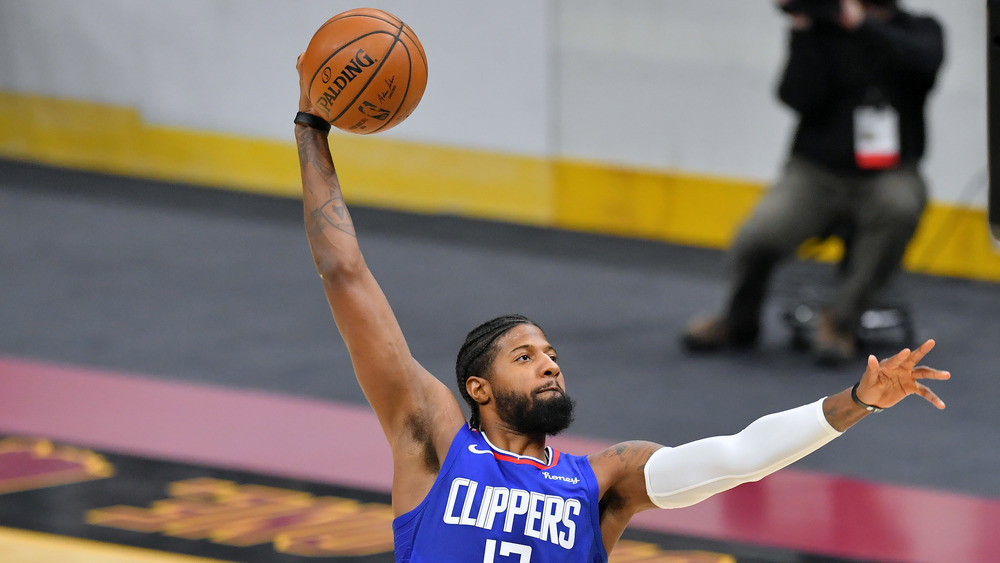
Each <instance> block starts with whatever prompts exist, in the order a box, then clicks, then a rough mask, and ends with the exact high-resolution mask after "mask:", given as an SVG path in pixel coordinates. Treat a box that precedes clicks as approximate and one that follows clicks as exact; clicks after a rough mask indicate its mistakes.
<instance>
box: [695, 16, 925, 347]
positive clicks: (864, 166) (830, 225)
mask: <svg viewBox="0 0 1000 563" xmlns="http://www.w3.org/2000/svg"><path fill="white" fill-rule="evenodd" d="M778 7H779V8H780V9H781V10H782V11H784V12H786V13H787V14H788V17H789V20H790V26H789V27H790V33H789V38H790V39H789V43H788V45H789V51H788V59H787V62H786V65H785V69H784V73H783V74H782V76H781V81H780V84H779V87H778V95H779V97H780V99H781V101H782V102H783V103H784V104H785V105H786V106H788V107H789V108H790V109H791V110H793V111H794V112H795V113H796V114H797V116H798V125H797V127H796V130H795V135H794V138H793V140H792V144H791V154H790V156H789V158H788V160H787V162H786V165H785V168H784V170H783V171H782V172H781V174H780V175H779V177H778V179H777V181H776V182H775V184H774V185H773V186H772V187H771V189H769V190H767V192H766V194H765V195H764V197H763V199H762V200H761V201H760V203H759V204H758V206H757V207H756V209H755V210H754V211H753V213H752V214H751V216H750V217H749V219H748V220H747V221H746V222H745V223H744V224H743V226H742V227H741V228H740V230H739V232H738V233H737V235H736V238H735V239H734V241H733V243H732V245H731V247H730V250H729V256H728V259H729V262H730V263H729V266H730V271H729V273H730V284H729V287H728V295H726V297H725V299H724V302H723V304H722V306H721V307H720V309H721V311H719V312H718V313H717V314H716V315H714V316H707V317H699V318H696V319H694V320H693V321H692V322H691V323H690V324H689V325H688V326H687V328H686V329H685V331H684V332H683V334H682V338H681V340H682V344H683V345H684V346H685V347H686V348H688V349H689V350H693V351H712V350H717V349H721V348H726V347H746V346H751V345H753V344H755V343H756V341H757V339H758V335H759V333H760V331H761V309H762V304H763V301H764V299H765V295H766V293H767V288H768V283H769V280H770V278H771V274H772V272H773V270H774V268H775V266H777V265H778V263H779V262H781V261H782V260H785V259H787V258H789V257H790V256H792V255H794V252H795V250H796V249H797V248H798V246H799V245H800V244H801V243H802V242H804V241H805V240H807V239H810V238H814V237H823V236H826V235H829V234H830V233H832V232H836V233H842V232H844V227H845V226H847V227H849V231H850V238H851V258H850V261H849V262H848V263H847V267H846V268H844V270H845V271H844V272H842V274H841V278H840V279H839V280H838V285H837V288H836V290H835V292H834V295H833V297H832V299H831V300H830V302H829V303H828V304H827V305H826V307H825V308H824V309H823V311H822V313H821V315H820V319H819V323H818V326H817V329H816V332H815V334H814V335H813V342H812V344H813V351H814V352H815V354H816V358H817V360H819V361H820V362H821V363H838V362H841V361H844V360H848V359H851V358H853V357H854V355H855V346H856V334H857V328H858V326H859V323H860V320H861V315H862V313H863V312H864V311H865V310H866V309H867V308H868V307H869V306H870V305H872V303H873V300H874V299H875V297H876V296H877V295H878V293H879V291H880V290H881V289H882V288H883V287H884V286H885V285H886V282H887V281H888V280H889V279H890V278H891V277H892V275H893V274H895V273H896V272H897V271H898V270H899V269H900V266H901V263H902V258H903V253H904V251H905V249H906V246H907V244H908V243H909V241H910V239H911V237H912V236H913V233H914V231H915V230H916V227H917V223H918V221H919V219H920V216H921V215H922V213H923V210H924V205H925V203H926V200H927V188H926V185H925V183H924V180H923V176H922V174H921V172H920V170H919V169H918V166H919V164H920V161H921V158H922V157H923V155H924V148H925V144H926V133H925V129H926V128H925V122H924V110H925V106H926V102H927V98H928V94H929V93H930V91H931V89H932V87H933V86H934V83H935V80H936V78H937V73H938V69H939V68H940V67H941V63H942V61H943V57H944V36H943V35H944V34H943V31H942V28H941V25H940V24H939V23H938V22H937V20H936V19H935V18H934V17H932V16H928V15H916V14H913V13H911V12H908V11H906V10H904V9H903V8H901V7H900V6H899V5H898V3H897V2H896V1H895V0H865V1H861V0H779V1H778Z"/></svg>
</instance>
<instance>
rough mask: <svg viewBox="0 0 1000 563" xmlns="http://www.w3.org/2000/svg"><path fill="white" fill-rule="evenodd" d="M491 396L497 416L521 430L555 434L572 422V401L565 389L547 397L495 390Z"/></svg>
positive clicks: (526, 432) (531, 433)
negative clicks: (531, 396) (564, 391)
mask: <svg viewBox="0 0 1000 563" xmlns="http://www.w3.org/2000/svg"><path fill="white" fill-rule="evenodd" d="M532 395H534V394H532ZM494 397H495V398H496V401H497V414H498V415H499V416H500V419H501V420H503V421H504V422H506V423H507V424H510V425H511V427H513V428H514V430H516V431H518V432H520V433H521V434H525V435H528V436H538V435H548V436H555V435H556V434H558V433H560V432H562V431H563V430H566V429H567V428H569V425H570V424H572V423H573V407H574V406H575V403H574V402H573V399H571V398H570V397H569V395H567V394H565V393H558V394H556V396H555V397H552V398H550V399H539V398H538V397H537V396H534V397H533V398H534V400H532V398H529V396H528V395H520V394H517V393H514V392H512V391H511V392H508V391H501V390H497V391H496V394H495V396H494Z"/></svg>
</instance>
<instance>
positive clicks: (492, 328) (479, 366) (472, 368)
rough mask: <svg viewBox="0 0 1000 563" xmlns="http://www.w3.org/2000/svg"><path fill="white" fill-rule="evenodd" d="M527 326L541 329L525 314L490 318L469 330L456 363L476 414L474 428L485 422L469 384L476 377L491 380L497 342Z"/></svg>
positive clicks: (460, 387) (472, 419)
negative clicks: (516, 329)
mask: <svg viewBox="0 0 1000 563" xmlns="http://www.w3.org/2000/svg"><path fill="white" fill-rule="evenodd" d="M523 324H529V325H534V326H538V325H537V324H535V323H534V322H533V321H531V319H529V318H528V317H525V316H524V315H503V316H500V317H496V318H495V319H490V320H488V321H486V322H485V323H483V324H481V325H479V326H477V327H476V328H474V329H472V330H471V331H469V334H468V335H467V336H466V337H465V343H463V344H462V348H461V349H460V350H459V351H458V359H457V360H456V361H455V375H456V376H457V377H458V391H459V392H460V393H461V394H462V398H463V399H465V402H466V403H469V409H470V410H471V411H472V415H471V416H470V417H469V425H470V426H472V427H473V428H479V426H480V425H481V424H482V419H480V418H479V404H478V403H476V402H475V401H473V400H472V397H470V396H469V392H468V391H466V390H465V382H466V381H468V380H469V378H470V377H472V376H473V375H475V376H478V377H487V376H488V375H489V369H490V364H492V363H493V360H494V359H496V356H497V347H496V341H497V340H498V339H499V338H500V337H501V336H503V335H504V334H506V333H507V331H509V330H510V329H512V328H514V327H515V326H518V325H523Z"/></svg>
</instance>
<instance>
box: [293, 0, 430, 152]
mask: <svg viewBox="0 0 1000 563" xmlns="http://www.w3.org/2000/svg"><path fill="white" fill-rule="evenodd" d="M302 73H303V76H305V77H306V79H307V80H308V84H309V99H310V100H312V103H313V107H314V108H315V110H316V113H318V114H319V115H320V116H321V117H323V118H325V119H326V120H327V121H329V122H330V124H331V125H333V126H334V127H336V128H338V129H340V130H342V131H347V132H348V133H357V134H361V135H365V134H369V133H377V132H379V131H387V130H389V129H391V128H393V127H395V126H396V125H399V123H400V122H402V121H403V120H404V119H406V118H407V116H409V115H410V114H411V113H412V112H413V110H414V109H415V108H416V107H417V104H418V103H419V102H420V97H421V96H423V94H424V88H425V87H426V86H427V57H426V56H425V55H424V48H423V46H422V45H421V44H420V41H419V40H418V39H417V35H416V34H415V33H413V30H412V29H410V26H408V25H406V24H405V23H403V21H402V20H400V19H399V18H397V17H396V16H394V15H392V14H390V13H388V12H384V11H382V10H377V9H373V8H358V9H355V10H348V11H346V12H343V13H340V14H337V15H336V16H333V17H332V18H330V19H329V20H327V22H326V23H324V24H323V25H322V26H321V27H320V28H319V30H318V31H316V34H315V35H313V38H312V40H311V41H309V46H308V47H306V50H305V53H304V54H303V56H302Z"/></svg>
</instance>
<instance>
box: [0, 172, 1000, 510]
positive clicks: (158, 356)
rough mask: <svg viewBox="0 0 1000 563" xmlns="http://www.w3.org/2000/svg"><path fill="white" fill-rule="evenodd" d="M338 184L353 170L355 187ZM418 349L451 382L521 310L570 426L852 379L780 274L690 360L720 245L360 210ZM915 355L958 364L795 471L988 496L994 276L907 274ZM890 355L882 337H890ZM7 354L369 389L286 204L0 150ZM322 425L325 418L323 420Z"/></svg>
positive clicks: (707, 429)
mask: <svg viewBox="0 0 1000 563" xmlns="http://www.w3.org/2000/svg"><path fill="white" fill-rule="evenodd" d="M345 189H346V191H347V192H348V197H350V186H346V188H345ZM354 218H355V224H356V226H357V228H358V231H359V233H360V239H361V243H362V246H363V249H364V251H365V253H366V256H367V259H368V261H369V264H370V266H371V267H372V269H373V271H374V272H375V275H376V277H377V278H378V279H379V280H380V282H381V283H382V286H383V289H384V290H385V292H386V294H387V295H388V297H389V300H390V302H391V303H392V304H393V307H394V309H395V311H396V314H397V316H398V317H399V319H400V323H401V324H402V326H403V329H404V331H405V333H406V334H407V335H408V339H409V343H410V346H411V349H412V351H413V353H414V355H415V356H416V357H417V359H418V360H419V361H420V362H421V363H423V364H424V365H425V366H426V367H427V368H428V369H430V370H431V371H432V372H433V373H436V374H438V376H439V377H441V378H442V379H443V380H445V381H446V382H448V383H450V384H451V386H452V387H454V383H453V381H452V378H453V376H452V374H453V373H454V372H453V370H454V355H455V353H456V352H457V350H458V347H459V344H460V343H461V341H462V339H463V338H464V335H465V332H466V331H467V330H468V329H470V328H471V327H472V326H474V325H475V324H477V323H478V322H480V321H482V320H485V319H486V318H489V317H492V316H494V315H497V314H502V313H507V312H521V313H524V314H526V315H528V316H529V317H531V318H533V319H535V320H536V321H537V322H538V323H539V324H540V325H541V326H543V327H544V328H545V330H546V332H547V334H548V336H549V339H550V340H551V341H552V342H553V344H554V345H555V346H556V348H557V349H558V350H559V354H560V358H561V359H560V364H561V366H562V369H563V371H564V373H566V375H567V381H568V385H569V390H570V392H571V394H572V395H574V396H575V398H576V399H577V402H578V407H579V408H578V416H577V422H576V423H575V425H574V426H573V427H572V428H571V429H570V431H569V433H572V434H574V435H578V436H587V437H595V438H602V439H609V440H619V439H648V440H653V441H657V442H660V443H664V444H677V443H681V442H685V441H688V440H693V439H697V438H700V437H704V436H708V435H714V434H728V433H732V432H735V431H738V430H739V429H740V428H742V427H743V426H744V425H745V424H747V423H749V422H750V421H751V420H753V419H754V418H756V417H758V416H760V415H762V414H766V413H767V412H770V411H774V410H778V409H783V408H788V407H793V406H797V405H799V404H802V403H804V402H807V401H812V400H814V399H818V398H819V397H822V396H823V395H825V394H828V393H831V392H835V391H839V390H841V389H843V388H845V387H849V386H850V385H852V384H853V383H854V382H855V381H856V380H857V378H858V376H859V375H860V373H861V371H862V369H863V366H864V360H863V358H859V359H858V361H857V362H855V363H853V364H852V365H849V366H845V367H843V368H837V369H820V368H817V367H815V366H814V365H813V363H812V361H811V359H810V358H809V356H808V355H806V354H802V353H799V352H795V351H793V350H791V349H790V346H789V331H788V329H787V327H786V326H785V325H784V324H783V322H782V321H781V319H780V313H781V310H782V305H781V303H782V301H783V300H787V298H788V295H790V293H791V291H790V290H789V289H788V288H790V287H792V284H793V282H795V281H796V280H802V279H807V280H808V279H815V280H823V279H825V275H826V274H827V273H829V272H828V270H829V267H828V266H824V265H816V264H805V263H800V264H794V265H791V266H790V267H789V268H786V269H785V270H783V273H782V275H781V277H780V279H779V280H777V283H776V295H775V298H774V299H773V300H772V304H771V306H770V307H769V309H768V313H767V314H768V316H767V333H766V337H765V340H764V342H763V343H762V345H761V346H760V347H759V348H758V349H756V350H754V351H751V352H745V353H725V354H721V355H716V356H689V355H686V354H684V353H683V352H682V351H681V350H680V349H679V348H678V346H677V345H676V332H677V331H678V329H679V328H680V327H681V326H682V325H683V323H684V322H685V320H686V319H687V318H688V317H689V316H690V315H692V314H694V313H697V312H701V311H705V310H709V309H712V308H713V307H714V305H715V303H716V301H717V300H718V299H719V297H720V295H721V292H722V285H723V277H722V273H723V257H722V254H721V253H719V252H716V251H710V250H701V249H692V248H683V247H676V246H671V245H665V244H660V243H655V242H644V241H634V240H621V239H615V238H610V237H600V236H593V235H582V234H571V233H564V232H557V231H550V230H543V229H534V228H527V227H515V226H510V225H502V224H494V223H486V222H472V221H466V220H462V219H457V218H449V217H426V216H416V215H407V214H402V213H392V212H386V211H377V210H370V209H355V210H354ZM895 292H896V293H897V294H899V295H903V296H905V298H906V299H907V300H908V301H909V302H910V303H911V304H912V307H913V310H914V314H915V316H916V319H917V324H918V327H919V328H918V330H919V336H920V337H924V338H926V337H933V338H935V339H936V340H937V342H938V348H937V349H936V350H935V351H934V352H932V353H931V355H930V356H929V357H928V358H927V361H926V362H925V363H927V364H930V365H934V366H935V367H940V368H943V369H949V370H951V371H952V373H953V375H954V379H953V380H952V381H950V382H946V383H938V384H936V385H934V388H935V389H936V390H937V391H939V394H940V395H941V396H942V397H943V398H944V400H945V401H946V402H947V403H948V405H949V408H948V409H947V410H945V411H943V412H937V411H936V410H935V409H934V408H933V407H931V406H930V405H928V404H925V403H924V402H923V401H921V400H918V399H916V398H910V399H908V400H907V401H906V402H905V403H904V404H901V405H900V406H898V407H896V408H894V409H892V410H891V411H889V412H886V413H884V414H880V415H877V416H875V417H869V419H867V420H865V421H864V422H862V423H861V424H860V425H859V426H857V427H855V428H853V429H852V430H850V431H849V432H848V434H847V435H845V436H844V437H843V438H841V439H839V440H837V441H835V442H834V443H832V444H831V445H830V446H828V447H826V448H824V449H823V450H821V451H819V452H817V453H815V454H813V455H812V456H810V457H808V458H807V459H805V460H803V461H801V462H799V463H798V465H797V467H801V468H809V469H812V470H818V471H823V472H827V473H837V474H844V475H849V476H854V477H859V478H863V479H869V480H876V481H881V482H889V483H898V484H903V485H911V486H920V487H929V488H934V489H942V490H950V491H956V492H962V493H969V494H973V495H977V496H984V497H993V498H1000V406H998V405H1000V392H998V389H1000V382H998V377H1000V370H998V368H997V364H996V359H997V358H1000V353H998V351H997V350H998V344H1000V324H998V322H997V320H998V319H1000V299H998V297H1000V286H998V285H997V284H989V283H977V282H970V281H966V280H958V279H945V278H934V277H926V276H917V275H912V274H908V275H905V276H903V277H902V278H901V279H900V280H898V282H897V283H896V285H895ZM881 351H883V352H884V348H883V349H882V350H881ZM0 354H6V355H11V356H18V357H26V358H38V359H46V360H55V361H60V362H69V363H73V364H80V365H85V366H95V367H100V368H108V369H116V370H127V371H132V372H139V373H144V374H150V375H153V376H157V377H163V378H173V379H183V380H189V381H199V382H210V383H213V384H221V385H228V386H241V387H253V388H259V389H265V390H270V391H275V392H281V393H291V394H300V395H308V396H311V397H319V398H325V399H331V400H339V401H349V402H355V403H363V402H364V398H363V396H362V395H361V393H360V391H359V389H358V388H357V385H356V383H355V381H354V380H353V376H352V375H351V369H350V363H349V361H348V358H347V355H346V351H345V349H344V346H343V345H342V343H341V342H340V340H339V336H338V335H337V332H336V328H335V326H334V324H333V322H332V320H331V318H330V314H329V311H328V310H327V308H326V303H325V301H324V298H323V294H322V290H321V287H320V283H319V279H318V277H317V276H316V274H315V271H314V269H313V266H312V261H311V258H310V256H309V252H308V248H307V246H306V240H305V235H304V232H303V228H302V222H301V208H300V204H299V203H298V202H297V201H293V200H285V199H271V198H264V197H256V196H248V195H243V194H236V193H232V192H223V191H215V190H205V189H196V188H191V187H184V186H174V185H168V184H160V183H153V182H148V181H141V180H133V179H125V178H117V177H108V176H100V175H93V174H85V173H80V172H72V171H65V170H56V169H50V168H43V167H37V166H33V165H28V164H22V163H15V162H7V161H0ZM322 431H323V430H322V429H317V432H322Z"/></svg>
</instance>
